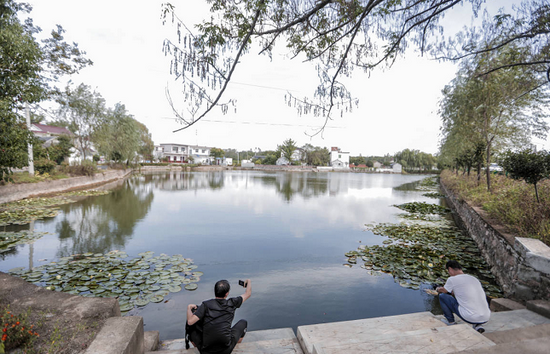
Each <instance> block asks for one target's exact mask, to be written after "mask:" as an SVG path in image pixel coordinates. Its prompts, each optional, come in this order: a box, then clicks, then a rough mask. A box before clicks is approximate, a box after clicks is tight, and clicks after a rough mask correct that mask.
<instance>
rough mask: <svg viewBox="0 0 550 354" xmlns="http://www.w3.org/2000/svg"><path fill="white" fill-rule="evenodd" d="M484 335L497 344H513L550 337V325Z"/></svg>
mask: <svg viewBox="0 0 550 354" xmlns="http://www.w3.org/2000/svg"><path fill="white" fill-rule="evenodd" d="M484 335H485V337H487V338H488V339H490V340H491V341H493V343H495V344H502V343H513V342H519V341H522V340H531V339H536V338H544V337H550V323H545V324H541V325H536V326H530V327H524V328H516V329H509V330H507V331H497V332H492V333H485V334H484ZM549 351H550V348H549Z"/></svg>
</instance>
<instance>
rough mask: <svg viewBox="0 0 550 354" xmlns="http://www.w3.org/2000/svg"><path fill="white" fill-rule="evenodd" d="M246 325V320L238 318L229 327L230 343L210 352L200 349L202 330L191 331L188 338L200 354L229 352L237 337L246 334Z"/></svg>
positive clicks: (226, 353) (227, 353)
mask: <svg viewBox="0 0 550 354" xmlns="http://www.w3.org/2000/svg"><path fill="white" fill-rule="evenodd" d="M247 327H248V322H246V320H240V321H239V322H237V323H235V325H234V326H233V327H231V344H230V345H229V347H227V349H225V350H223V351H221V352H216V353H211V352H205V351H202V348H201V347H202V332H198V331H192V332H191V333H190V334H189V339H190V340H191V342H193V343H195V344H196V345H197V348H198V349H199V351H200V352H201V354H231V352H232V351H233V349H234V348H235V346H236V345H237V343H238V342H239V339H241V338H243V337H244V335H245V334H246V328H247Z"/></svg>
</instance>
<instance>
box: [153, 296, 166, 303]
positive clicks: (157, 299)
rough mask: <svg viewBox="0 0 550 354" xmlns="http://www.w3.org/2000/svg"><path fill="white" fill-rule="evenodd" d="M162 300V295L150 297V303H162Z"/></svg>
mask: <svg viewBox="0 0 550 354" xmlns="http://www.w3.org/2000/svg"><path fill="white" fill-rule="evenodd" d="M163 300H164V296H162V295H154V296H153V297H151V302H157V303H158V302H162V301H163Z"/></svg>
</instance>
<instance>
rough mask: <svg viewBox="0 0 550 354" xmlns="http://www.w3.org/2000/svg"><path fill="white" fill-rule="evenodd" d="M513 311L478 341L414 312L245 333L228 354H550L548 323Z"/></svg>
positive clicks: (170, 345) (177, 346)
mask: <svg viewBox="0 0 550 354" xmlns="http://www.w3.org/2000/svg"><path fill="white" fill-rule="evenodd" d="M508 305H509V304H508ZM508 305H506V306H508ZM512 305H513V304H512ZM538 305H540V304H538ZM513 307H514V306H512V308H513ZM516 308H518V309H517V310H511V311H503V312H493V313H492V315H491V320H490V321H489V322H488V323H487V324H485V326H484V328H485V331H486V332H485V333H484V334H483V335H482V334H480V333H478V332H476V331H475V330H474V329H473V328H472V326H471V325H470V324H467V323H463V322H462V321H457V322H458V325H456V326H446V325H445V324H444V323H443V322H441V321H440V319H441V318H443V316H441V315H440V316H434V315H432V314H431V313H430V312H419V313H412V314H406V315H398V316H388V317H378V318H369V319H363V320H355V321H344V322H334V323H323V324H316V325H308V326H300V327H298V333H297V336H295V335H294V332H293V331H292V329H291V328H283V329H274V330H265V331H253V332H248V333H247V335H246V336H245V339H244V341H243V343H240V344H238V345H237V346H236V348H235V349H234V350H233V353H235V354H344V353H345V354H359V353H380V354H397V353H399V354H402V353H461V354H475V353H477V354H497V353H498V354H507V353H510V354H512V353H514V354H515V353H521V354H528V353H550V318H547V317H544V316H541V315H540V314H537V313H535V312H533V311H530V310H528V309H526V308H522V307H520V306H518V307H516ZM543 312H544V311H543ZM155 353H159V354H199V353H198V351H197V350H196V349H194V348H191V349H189V350H185V341H184V340H183V339H175V340H167V341H163V342H161V343H160V345H159V346H158V349H157V351H149V352H147V351H146V354H155Z"/></svg>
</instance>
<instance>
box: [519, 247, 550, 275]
mask: <svg viewBox="0 0 550 354" xmlns="http://www.w3.org/2000/svg"><path fill="white" fill-rule="evenodd" d="M525 262H526V263H527V265H528V266H530V267H532V268H533V269H535V270H537V271H539V272H541V273H544V274H550V256H547V255H545V254H544V255H541V254H538V253H534V252H527V257H526V258H525Z"/></svg>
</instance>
